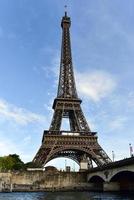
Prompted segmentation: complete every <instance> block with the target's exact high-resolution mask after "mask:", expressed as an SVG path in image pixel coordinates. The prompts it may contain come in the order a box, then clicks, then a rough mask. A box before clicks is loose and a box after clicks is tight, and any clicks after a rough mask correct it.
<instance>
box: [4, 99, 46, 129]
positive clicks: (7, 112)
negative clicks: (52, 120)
mask: <svg viewBox="0 0 134 200" xmlns="http://www.w3.org/2000/svg"><path fill="white" fill-rule="evenodd" d="M0 118H4V119H6V120H12V121H14V122H16V123H17V124H20V125H27V124H29V123H33V122H38V123H43V122H45V121H46V118H45V117H44V116H42V115H39V114H36V113H33V112H30V111H28V110H26V109H24V108H21V107H17V106H15V105H13V104H10V103H8V102H7V101H5V100H3V99H0Z"/></svg>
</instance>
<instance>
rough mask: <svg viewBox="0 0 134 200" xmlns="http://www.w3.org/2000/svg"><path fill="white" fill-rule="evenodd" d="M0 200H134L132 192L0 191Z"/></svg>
mask: <svg viewBox="0 0 134 200" xmlns="http://www.w3.org/2000/svg"><path fill="white" fill-rule="evenodd" d="M0 200H134V194H117V193H96V192H57V193H55V192H53V193H45V192H42V193H34V192H33V193H22V192H21V193H0Z"/></svg>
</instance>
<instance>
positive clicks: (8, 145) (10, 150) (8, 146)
mask: <svg viewBox="0 0 134 200" xmlns="http://www.w3.org/2000/svg"><path fill="white" fill-rule="evenodd" d="M18 150H19V149H18V147H17V146H16V145H15V144H14V143H13V142H12V141H10V140H9V139H7V138H2V137H0V156H4V155H8V154H14V153H19V154H20V152H18Z"/></svg>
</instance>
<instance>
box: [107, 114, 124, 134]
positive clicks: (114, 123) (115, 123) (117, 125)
mask: <svg viewBox="0 0 134 200" xmlns="http://www.w3.org/2000/svg"><path fill="white" fill-rule="evenodd" d="M126 122H127V117H123V116H117V117H116V118H115V119H113V120H111V122H110V123H109V128H110V130H112V131H114V130H116V131H118V130H120V129H124V128H125V127H126V124H125V123H126Z"/></svg>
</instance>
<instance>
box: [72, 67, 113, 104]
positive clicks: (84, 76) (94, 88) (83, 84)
mask: <svg viewBox="0 0 134 200" xmlns="http://www.w3.org/2000/svg"><path fill="white" fill-rule="evenodd" d="M76 80H77V88H78V90H79V93H81V94H82V95H84V96H85V97H87V98H90V99H92V100H93V101H95V102H97V101H100V100H101V99H102V98H104V97H106V96H108V95H109V94H110V93H111V92H112V91H113V90H114V89H115V88H116V81H115V79H114V78H113V77H112V75H111V74H109V73H108V72H105V71H97V70H96V71H92V72H86V73H85V72H84V73H79V72H76Z"/></svg>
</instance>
